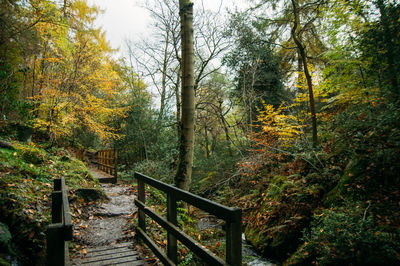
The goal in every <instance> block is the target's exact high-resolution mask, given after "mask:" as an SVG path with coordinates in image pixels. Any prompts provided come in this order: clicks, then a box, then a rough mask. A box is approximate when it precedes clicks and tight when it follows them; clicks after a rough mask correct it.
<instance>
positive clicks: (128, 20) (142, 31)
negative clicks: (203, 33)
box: [88, 0, 247, 48]
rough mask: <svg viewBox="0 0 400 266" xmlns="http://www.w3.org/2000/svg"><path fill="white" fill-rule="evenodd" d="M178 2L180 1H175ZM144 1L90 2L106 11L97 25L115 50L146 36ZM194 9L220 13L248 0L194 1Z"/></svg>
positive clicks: (146, 19) (113, 0)
mask: <svg viewBox="0 0 400 266" xmlns="http://www.w3.org/2000/svg"><path fill="white" fill-rule="evenodd" d="M175 1H178V0H175ZM140 2H142V3H143V0H142V1H140V0H88V3H89V4H90V5H93V4H94V5H96V6H98V7H100V8H101V9H103V10H104V14H100V15H99V16H98V18H97V20H96V25H98V26H101V27H102V28H103V29H104V30H105V31H106V36H107V39H108V40H109V41H110V43H111V45H112V47H113V48H121V47H122V46H123V43H124V40H125V39H131V40H134V39H137V38H141V37H143V36H144V35H146V25H147V24H149V21H150V18H149V14H148V13H147V11H146V10H145V9H143V8H141V7H140ZM193 2H194V8H195V9H196V8H204V9H209V10H212V11H215V12H217V11H219V10H220V12H221V14H224V13H225V12H226V9H227V8H229V9H233V7H234V6H237V5H239V6H244V5H245V3H247V0H193Z"/></svg>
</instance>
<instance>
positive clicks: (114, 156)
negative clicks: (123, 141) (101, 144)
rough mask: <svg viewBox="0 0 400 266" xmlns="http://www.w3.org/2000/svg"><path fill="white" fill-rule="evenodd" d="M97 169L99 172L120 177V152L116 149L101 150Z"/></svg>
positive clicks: (115, 177)
mask: <svg viewBox="0 0 400 266" xmlns="http://www.w3.org/2000/svg"><path fill="white" fill-rule="evenodd" d="M97 167H98V168H99V170H101V171H103V172H106V173H108V174H110V175H113V176H114V179H115V180H114V182H117V177H118V151H117V150H116V149H108V150H101V151H98V152H97Z"/></svg>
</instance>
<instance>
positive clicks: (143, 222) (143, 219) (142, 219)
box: [138, 178, 146, 233]
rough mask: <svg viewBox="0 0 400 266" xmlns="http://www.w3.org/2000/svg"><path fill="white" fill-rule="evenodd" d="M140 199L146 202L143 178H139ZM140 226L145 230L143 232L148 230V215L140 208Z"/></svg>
mask: <svg viewBox="0 0 400 266" xmlns="http://www.w3.org/2000/svg"><path fill="white" fill-rule="evenodd" d="M138 200H140V201H141V202H143V204H145V203H146V194H145V184H144V182H143V180H140V179H139V178H138ZM139 227H140V228H141V229H142V230H143V232H144V233H145V232H146V215H145V214H144V212H143V211H142V210H140V209H139Z"/></svg>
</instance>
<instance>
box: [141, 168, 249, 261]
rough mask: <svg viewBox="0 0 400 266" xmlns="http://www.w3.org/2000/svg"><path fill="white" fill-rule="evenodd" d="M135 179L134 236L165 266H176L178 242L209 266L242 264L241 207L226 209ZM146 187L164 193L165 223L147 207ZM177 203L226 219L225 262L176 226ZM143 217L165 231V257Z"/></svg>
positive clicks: (171, 188)
mask: <svg viewBox="0 0 400 266" xmlns="http://www.w3.org/2000/svg"><path fill="white" fill-rule="evenodd" d="M135 178H136V179H137V181H138V199H135V205H136V206H137V207H138V208H139V225H138V227H137V236H139V237H140V238H141V239H142V240H143V241H144V242H145V243H146V244H147V245H148V246H149V248H150V249H151V250H152V251H153V252H154V254H155V255H156V256H157V257H158V258H159V259H160V260H161V262H162V263H163V264H164V265H176V263H177V240H179V241H180V242H181V243H182V244H184V245H185V246H186V247H188V248H189V249H190V250H191V251H192V252H193V253H195V254H196V255H197V256H198V257H199V258H201V259H202V260H204V262H206V263H207V264H209V265H234V266H239V265H242V229H241V225H242V210H241V209H240V208H229V207H226V206H223V205H220V204H218V203H215V202H212V201H210V200H207V199H204V198H201V197H199V196H196V195H194V194H192V193H190V192H187V191H184V190H181V189H178V188H176V187H174V186H171V185H168V184H165V183H162V182H160V181H158V180H155V179H153V178H151V177H148V176H145V175H143V174H140V173H135ZM145 184H148V185H150V186H152V187H154V188H157V189H159V190H161V191H163V192H165V193H166V194H167V219H166V220H165V219H164V218H163V217H161V216H159V215H158V214H157V213H155V212H154V211H152V210H151V209H150V208H148V207H146V205H145V203H146V196H145ZM177 201H184V202H186V203H188V204H190V205H193V206H195V207H197V208H199V209H201V210H204V211H206V212H208V213H210V214H213V215H215V216H216V217H218V218H220V219H223V220H225V222H226V261H223V260H222V259H221V258H219V257H217V256H215V255H213V254H212V253H211V252H210V251H209V250H207V249H206V248H204V247H202V246H201V245H200V244H199V243H198V242H196V241H195V240H193V239H192V238H191V237H189V236H188V235H186V234H185V233H184V232H183V231H182V230H180V229H179V228H178V227H177ZM146 215H147V216H149V217H150V218H151V219H153V220H154V221H156V222H157V223H158V224H159V225H160V226H162V227H163V228H164V229H165V230H167V233H168V236H167V255H165V254H164V252H163V251H161V249H160V248H159V247H158V246H157V245H156V244H155V243H154V242H153V241H152V240H151V239H150V237H149V236H148V235H147V234H146Z"/></svg>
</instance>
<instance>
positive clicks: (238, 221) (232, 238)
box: [226, 208, 242, 266]
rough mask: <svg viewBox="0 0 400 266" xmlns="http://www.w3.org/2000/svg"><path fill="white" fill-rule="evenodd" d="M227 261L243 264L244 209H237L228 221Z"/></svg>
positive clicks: (236, 265)
mask: <svg viewBox="0 0 400 266" xmlns="http://www.w3.org/2000/svg"><path fill="white" fill-rule="evenodd" d="M226 262H227V263H228V264H229V265H233V266H241V265H242V210H241V209H239V208H238V209H235V210H234V212H233V214H232V216H231V217H230V219H229V220H228V221H227V223H226Z"/></svg>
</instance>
